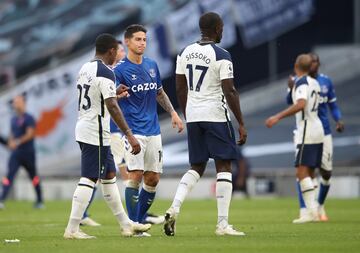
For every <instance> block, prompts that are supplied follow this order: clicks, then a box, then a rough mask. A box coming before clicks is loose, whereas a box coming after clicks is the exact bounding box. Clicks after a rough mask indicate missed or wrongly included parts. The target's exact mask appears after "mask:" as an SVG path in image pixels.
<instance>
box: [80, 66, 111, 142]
mask: <svg viewBox="0 0 360 253" xmlns="http://www.w3.org/2000/svg"><path fill="white" fill-rule="evenodd" d="M77 89H78V95H79V97H78V98H79V103H78V105H79V106H78V110H79V115H78V120H77V123H76V128H75V136H76V140H77V141H80V142H84V143H88V144H92V145H97V146H100V145H103V146H109V145H110V114H109V111H108V110H107V107H106V105H105V99H107V98H110V97H116V88H115V75H114V72H113V71H112V70H111V69H110V68H109V67H108V66H106V65H105V64H104V63H103V62H102V61H100V60H94V61H91V62H87V63H85V64H84V65H83V66H82V67H81V69H80V72H79V75H78V78H77Z"/></svg>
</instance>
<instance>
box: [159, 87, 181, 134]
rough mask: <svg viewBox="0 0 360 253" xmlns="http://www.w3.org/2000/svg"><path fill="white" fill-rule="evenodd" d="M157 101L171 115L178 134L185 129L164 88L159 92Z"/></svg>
mask: <svg viewBox="0 0 360 253" xmlns="http://www.w3.org/2000/svg"><path fill="white" fill-rule="evenodd" d="M156 100H157V102H158V103H159V104H160V105H161V107H162V108H163V109H164V110H165V111H167V112H168V113H170V115H171V124H172V126H173V128H175V127H177V128H178V132H179V133H180V132H181V131H182V130H183V129H184V126H183V123H182V120H181V119H180V117H179V115H178V114H177V112H176V111H175V110H174V107H173V105H172V104H171V102H170V99H169V97H168V95H167V94H166V93H165V91H164V89H163V88H161V89H159V90H158V94H157V97H156Z"/></svg>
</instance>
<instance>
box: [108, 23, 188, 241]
mask: <svg viewBox="0 0 360 253" xmlns="http://www.w3.org/2000/svg"><path fill="white" fill-rule="evenodd" d="M146 32H147V30H146V29H145V27H143V26H142V25H130V26H129V27H127V28H126V30H125V35H124V37H125V44H126V46H127V47H128V55H127V57H126V58H125V59H124V60H123V61H121V62H120V63H119V64H118V65H117V66H116V67H115V69H114V72H115V76H116V82H117V85H120V84H122V85H125V86H127V87H128V88H129V90H128V93H129V97H127V98H123V99H121V100H120V101H119V104H120V107H121V109H122V111H123V112H124V117H125V119H126V121H127V122H128V124H129V127H130V129H131V130H132V132H133V133H134V135H135V136H136V138H137V139H138V140H139V142H140V145H141V151H140V153H139V154H137V155H133V154H131V153H130V152H129V151H130V150H129V149H128V148H127V147H126V152H125V157H126V162H127V166H128V172H129V174H128V182H127V186H126V189H125V200H126V207H127V210H128V215H129V217H130V219H131V220H133V221H137V222H139V223H141V222H144V216H145V214H146V212H147V211H148V209H149V208H150V206H151V204H152V202H153V200H154V198H155V193H156V186H157V184H158V182H159V179H160V174H161V173H162V162H163V157H162V155H163V151H162V143H161V135H160V125H159V120H158V115H157V103H159V104H160V105H161V107H162V108H163V109H164V110H165V111H167V112H168V113H169V114H170V115H171V121H172V125H173V127H174V128H175V127H177V128H178V131H179V132H181V131H182V130H183V124H182V121H181V119H180V118H179V116H178V114H177V113H176V111H175V110H174V108H173V106H172V104H171V102H170V100H169V98H168V96H167V95H166V93H165V91H164V90H163V87H162V84H161V79H160V73H159V69H158V66H157V64H156V62H154V61H153V60H151V59H149V58H147V57H143V54H144V51H145V48H146ZM126 142H127V140H126V139H125V144H126ZM125 146H128V145H125ZM142 180H143V186H142V189H141V191H140V192H139V188H140V183H141V181H142ZM140 236H149V234H145V233H142V234H141V235H140Z"/></svg>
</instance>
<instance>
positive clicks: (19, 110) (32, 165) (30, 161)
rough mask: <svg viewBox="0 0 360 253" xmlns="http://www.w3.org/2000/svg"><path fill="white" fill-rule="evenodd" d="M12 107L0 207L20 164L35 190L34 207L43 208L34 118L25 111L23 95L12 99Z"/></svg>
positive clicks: (0, 207)
mask: <svg viewBox="0 0 360 253" xmlns="http://www.w3.org/2000/svg"><path fill="white" fill-rule="evenodd" d="M12 107H13V109H14V111H15V114H16V115H15V116H13V117H12V119H11V127H10V131H11V132H10V136H9V138H8V140H7V146H8V148H9V149H10V150H11V155H10V158H9V164H8V166H9V167H8V172H7V175H6V177H4V178H3V179H2V194H1V198H0V209H3V208H4V207H5V206H4V201H5V200H6V197H7V196H8V193H9V191H10V188H11V186H12V184H13V182H14V179H15V176H16V173H17V172H18V170H19V168H20V166H22V167H24V168H25V170H26V172H27V173H28V175H29V178H30V179H31V181H32V184H33V186H34V189H35V192H36V202H35V204H34V208H43V207H44V204H43V198H42V193H41V185H40V178H39V176H38V175H37V172H36V152H35V126H36V123H35V119H34V117H33V116H32V115H30V114H29V113H27V112H26V104H25V98H24V96H22V95H19V96H16V97H15V98H14V99H13V101H12ZM3 141H6V139H5V138H4V140H3Z"/></svg>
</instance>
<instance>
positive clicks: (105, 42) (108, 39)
mask: <svg viewBox="0 0 360 253" xmlns="http://www.w3.org/2000/svg"><path fill="white" fill-rule="evenodd" d="M118 44H119V42H118V40H117V39H116V38H115V37H114V36H113V35H111V34H109V33H103V34H100V35H99V36H97V37H96V40H95V48H96V52H97V53H100V54H105V53H106V52H107V51H109V50H110V49H111V48H117V47H118Z"/></svg>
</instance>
